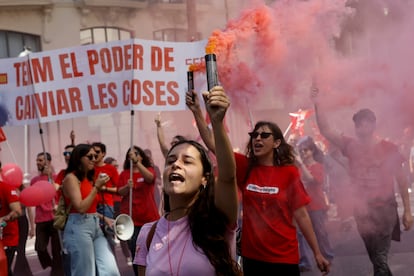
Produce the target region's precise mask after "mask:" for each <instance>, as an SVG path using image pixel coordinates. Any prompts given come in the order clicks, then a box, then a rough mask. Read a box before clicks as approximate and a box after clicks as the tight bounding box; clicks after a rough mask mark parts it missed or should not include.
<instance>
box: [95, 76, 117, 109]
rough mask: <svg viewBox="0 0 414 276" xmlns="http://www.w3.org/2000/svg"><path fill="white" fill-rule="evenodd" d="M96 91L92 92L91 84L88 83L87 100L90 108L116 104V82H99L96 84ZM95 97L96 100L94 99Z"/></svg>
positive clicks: (108, 106) (101, 107)
mask: <svg viewBox="0 0 414 276" xmlns="http://www.w3.org/2000/svg"><path fill="white" fill-rule="evenodd" d="M97 91H98V92H97V93H94V89H93V87H92V85H88V95H89V102H90V107H91V109H92V110H97V109H106V108H110V107H111V108H113V107H116V106H117V104H118V97H117V95H116V83H114V82H110V83H100V84H98V85H97ZM96 98H97V100H95V99H96Z"/></svg>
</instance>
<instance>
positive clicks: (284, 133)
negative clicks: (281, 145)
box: [283, 122, 292, 138]
mask: <svg viewBox="0 0 414 276" xmlns="http://www.w3.org/2000/svg"><path fill="white" fill-rule="evenodd" d="M291 127H292V122H290V123H289V125H288V127H287V128H286V130H285V132H283V137H285V138H286V135H287V134H288V133H289V131H290V129H291Z"/></svg>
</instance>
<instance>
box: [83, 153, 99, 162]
mask: <svg viewBox="0 0 414 276" xmlns="http://www.w3.org/2000/svg"><path fill="white" fill-rule="evenodd" d="M85 156H86V157H87V158H88V159H89V160H90V161H92V160H96V159H98V155H97V154H89V155H85Z"/></svg>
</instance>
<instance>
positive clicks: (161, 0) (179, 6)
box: [148, 0, 211, 11]
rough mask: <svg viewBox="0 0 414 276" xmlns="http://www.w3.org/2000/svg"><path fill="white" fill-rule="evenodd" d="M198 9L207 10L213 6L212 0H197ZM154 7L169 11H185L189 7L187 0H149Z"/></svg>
mask: <svg viewBox="0 0 414 276" xmlns="http://www.w3.org/2000/svg"><path fill="white" fill-rule="evenodd" d="M195 1H196V7H197V11H206V10H208V9H209V8H210V7H211V1H210V0H204V1H200V0H195ZM148 2H149V3H150V4H152V5H153V7H154V8H156V9H160V10H167V11H185V10H186V8H187V0H149V1H148Z"/></svg>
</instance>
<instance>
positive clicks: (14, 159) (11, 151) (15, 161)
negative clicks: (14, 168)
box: [6, 140, 17, 164]
mask: <svg viewBox="0 0 414 276" xmlns="http://www.w3.org/2000/svg"><path fill="white" fill-rule="evenodd" d="M6 144H7V147H8V148H9V150H10V153H11V155H12V157H13V161H14V163H15V164H17V160H16V156H15V155H14V152H13V150H12V148H11V146H10V144H9V141H7V140H6Z"/></svg>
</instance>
